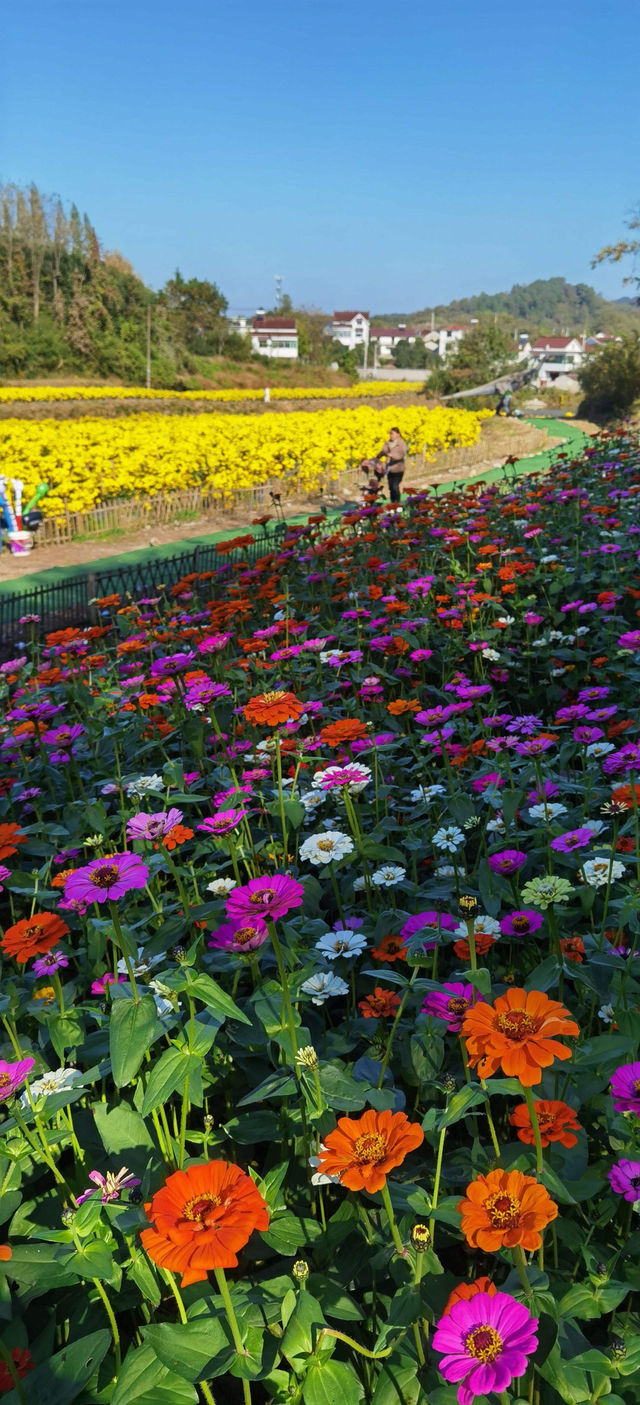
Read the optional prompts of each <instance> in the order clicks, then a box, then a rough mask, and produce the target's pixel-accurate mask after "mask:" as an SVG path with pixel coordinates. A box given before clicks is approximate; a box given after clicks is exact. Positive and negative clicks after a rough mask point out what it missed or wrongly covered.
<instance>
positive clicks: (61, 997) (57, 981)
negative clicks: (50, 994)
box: [51, 971, 64, 1015]
mask: <svg viewBox="0 0 640 1405" xmlns="http://www.w3.org/2000/svg"><path fill="white" fill-rule="evenodd" d="M51 979H52V982H53V988H54V990H55V993H56V995H57V997H58V1005H59V1006H60V1014H61V1015H64V992H63V990H62V982H61V980H60V977H59V975H58V972H57V971H54V972H53V975H52V978H51Z"/></svg>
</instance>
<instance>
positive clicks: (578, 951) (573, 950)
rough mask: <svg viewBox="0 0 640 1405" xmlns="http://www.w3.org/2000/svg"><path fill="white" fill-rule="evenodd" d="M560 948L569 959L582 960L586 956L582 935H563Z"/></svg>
mask: <svg viewBox="0 0 640 1405" xmlns="http://www.w3.org/2000/svg"><path fill="white" fill-rule="evenodd" d="M560 950H561V952H562V954H563V956H566V958H567V961H578V962H581V961H582V958H583V956H584V942H583V940H582V937H562V938H561V941H560Z"/></svg>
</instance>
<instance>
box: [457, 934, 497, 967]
mask: <svg viewBox="0 0 640 1405" xmlns="http://www.w3.org/2000/svg"><path fill="white" fill-rule="evenodd" d="M495 943H496V939H495V937H492V936H491V933H490V932H476V933H475V946H476V956H484V955H485V952H487V951H488V950H489V947H491V946H495ZM453 950H454V951H455V954H456V956H462V957H464V960H465V961H469V959H470V957H471V947H470V946H469V942H468V940H467V938H466V937H460V939H459V940H458V941H457V942H454V943H453Z"/></svg>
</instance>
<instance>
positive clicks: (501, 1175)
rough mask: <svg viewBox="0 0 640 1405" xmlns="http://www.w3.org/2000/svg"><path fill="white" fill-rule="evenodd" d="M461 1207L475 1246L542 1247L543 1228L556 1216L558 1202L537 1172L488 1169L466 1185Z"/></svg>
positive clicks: (464, 1228)
mask: <svg viewBox="0 0 640 1405" xmlns="http://www.w3.org/2000/svg"><path fill="white" fill-rule="evenodd" d="M458 1209H459V1211H460V1213H461V1215H462V1222H461V1226H460V1227H461V1229H462V1233H463V1234H464V1236H465V1238H466V1241H467V1244H471V1245H472V1247H473V1248H474V1249H487V1250H488V1251H489V1252H490V1253H495V1252H496V1250H498V1249H503V1248H504V1249H513V1248H515V1246H516V1244H521V1245H522V1248H523V1249H539V1248H540V1245H541V1243H542V1240H541V1238H540V1230H541V1229H544V1227H545V1225H548V1224H549V1223H550V1221H551V1220H555V1218H556V1215H557V1213H558V1206H557V1205H556V1204H555V1201H553V1200H552V1199H551V1196H550V1195H549V1192H548V1191H547V1190H545V1188H544V1186H543V1185H539V1183H538V1181H537V1180H536V1179H535V1177H534V1176H525V1175H523V1173H522V1171H489V1172H488V1173H487V1175H486V1176H478V1178H477V1180H475V1181H472V1182H471V1184H470V1185H468V1186H467V1193H466V1199H464V1200H461V1201H460V1202H459V1204H458Z"/></svg>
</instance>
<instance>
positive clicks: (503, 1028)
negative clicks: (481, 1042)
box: [496, 1010, 540, 1042]
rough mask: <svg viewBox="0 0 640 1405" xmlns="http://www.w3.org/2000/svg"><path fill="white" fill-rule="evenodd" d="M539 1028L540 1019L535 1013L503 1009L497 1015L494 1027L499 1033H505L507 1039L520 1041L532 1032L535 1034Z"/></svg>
mask: <svg viewBox="0 0 640 1405" xmlns="http://www.w3.org/2000/svg"><path fill="white" fill-rule="evenodd" d="M539 1028H540V1020H538V1019H536V1017H535V1015H528V1014H527V1011H526V1010H505V1011H504V1013H503V1014H501V1015H498V1018H497V1020H496V1029H499V1030H500V1033H501V1034H505V1035H506V1037H507V1039H514V1040H516V1041H517V1042H520V1041H521V1040H522V1039H530V1037H531V1035H532V1034H537V1033H538V1030H539Z"/></svg>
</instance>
